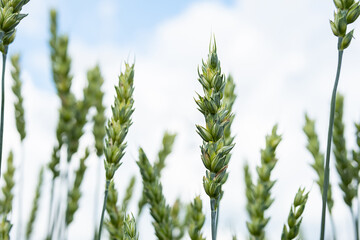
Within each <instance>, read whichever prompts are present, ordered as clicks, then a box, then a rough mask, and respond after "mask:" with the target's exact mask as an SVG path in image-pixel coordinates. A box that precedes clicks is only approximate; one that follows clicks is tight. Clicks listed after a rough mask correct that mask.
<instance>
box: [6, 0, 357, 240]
mask: <svg viewBox="0 0 360 240" xmlns="http://www.w3.org/2000/svg"><path fill="white" fill-rule="evenodd" d="M51 8H56V9H57V10H58V17H59V19H58V20H59V21H58V23H59V29H60V32H61V33H65V34H68V35H69V38H70V42H69V53H70V55H71V57H72V71H71V72H72V74H73V76H74V79H73V86H72V91H73V92H74V93H75V95H76V96H77V97H82V88H83V87H84V86H85V84H86V71H87V70H88V69H90V68H92V67H93V66H95V65H96V64H99V65H100V67H101V71H102V74H103V76H104V79H105V83H104V87H103V89H104V91H105V92H106V94H105V99H104V100H105V104H106V106H107V116H108V117H109V116H110V105H111V104H112V102H113V96H114V94H115V92H114V88H113V86H114V85H115V84H116V83H117V79H118V78H117V77H118V75H119V73H120V71H121V70H122V69H124V65H123V64H124V61H128V62H133V61H135V83H134V84H135V92H134V98H135V109H136V110H135V112H134V115H133V122H134V124H133V125H132V126H131V129H130V131H129V134H128V136H127V142H128V148H127V151H126V155H125V156H124V158H123V160H122V161H123V165H122V166H121V167H120V168H119V170H118V171H117V173H116V177H115V182H116V184H117V186H118V188H119V193H120V195H121V196H122V195H123V191H124V189H125V186H126V184H127V182H128V181H129V179H130V177H131V176H132V175H136V177H137V184H136V193H135V196H134V197H135V199H136V200H135V201H132V202H131V204H130V210H132V211H134V212H137V207H136V206H137V199H138V198H139V197H140V192H141V177H140V174H139V170H138V168H137V166H136V163H135V162H136V160H137V154H138V153H137V151H138V148H139V147H140V146H141V147H143V148H144V150H145V152H146V153H147V155H148V157H149V159H150V160H154V159H155V156H156V154H157V151H158V149H159V148H160V144H161V138H162V134H163V133H164V131H165V130H169V131H171V132H175V133H177V138H176V142H175V145H174V151H173V153H172V154H171V155H170V156H169V158H168V160H167V167H166V169H165V170H164V172H163V175H162V179H161V180H162V184H163V191H164V195H165V196H166V199H167V201H168V203H169V204H172V203H173V202H174V201H175V199H176V198H177V197H180V198H181V200H182V201H184V202H189V201H192V199H193V198H194V197H195V196H196V195H200V196H201V198H202V200H203V202H204V213H205V214H206V217H207V219H209V218H210V210H209V203H208V202H209V201H208V197H207V195H206V194H205V193H204V190H203V187H202V176H203V175H204V174H205V168H204V166H203V164H202V162H201V159H200V149H199V146H200V145H201V138H200V137H199V136H198V135H197V134H196V132H195V124H202V123H203V121H204V120H203V117H202V116H201V114H200V113H199V112H198V111H197V109H196V104H195V102H194V97H195V96H196V92H201V91H202V89H201V87H200V84H199V83H198V81H197V67H198V66H199V65H200V64H201V61H202V59H206V57H207V51H208V46H209V42H210V38H211V36H212V35H215V37H216V41H217V47H218V55H219V59H220V61H221V66H222V70H223V72H224V73H225V75H228V74H229V73H231V74H232V75H233V77H234V80H235V83H236V94H237V96H238V97H237V100H236V102H235V105H234V107H233V110H234V113H235V114H236V117H235V120H234V123H233V132H234V135H236V139H235V142H236V146H235V148H234V150H233V156H232V160H231V162H230V165H229V168H228V171H229V179H228V182H227V183H226V184H225V186H224V191H225V195H224V198H223V200H222V207H221V215H220V226H219V239H230V238H231V235H232V234H236V235H237V236H238V238H239V239H246V236H247V230H246V224H245V222H246V221H247V220H248V217H247V214H246V211H245V205H246V199H245V189H244V188H245V185H244V180H243V172H242V168H243V165H244V163H245V162H246V161H247V162H248V163H249V165H250V167H251V170H252V172H253V175H255V173H256V172H255V167H256V166H257V165H258V164H259V163H260V149H261V148H264V146H265V136H266V135H267V134H270V132H271V129H272V127H273V126H274V125H275V124H278V126H279V127H278V129H279V130H278V132H279V133H280V134H281V135H282V142H281V143H280V145H279V148H278V151H277V157H278V159H279V161H278V163H277V166H276V167H275V169H274V171H273V178H274V179H277V182H276V184H275V186H274V188H273V196H274V197H275V199H276V200H275V202H274V204H273V205H272V206H271V208H270V209H269V211H268V212H267V214H268V216H271V221H270V222H269V224H268V225H267V228H266V229H267V233H268V236H269V239H279V236H280V235H281V231H282V226H283V224H284V223H285V221H286V219H287V214H288V212H289V209H290V205H291V203H292V200H293V197H294V196H295V193H296V192H297V190H298V188H299V187H305V188H306V189H307V190H308V191H310V195H309V200H308V204H307V206H306V209H305V212H304V219H303V222H302V227H303V232H304V235H305V237H306V238H307V239H316V238H318V236H319V230H320V217H321V196H320V194H319V189H318V186H317V185H316V183H315V180H316V175H315V173H314V171H313V170H312V169H311V167H310V166H309V164H310V163H311V162H312V161H313V160H312V158H311V156H310V154H309V153H308V152H307V150H306V148H305V146H306V137H305V135H304V133H303V132H302V127H303V125H304V121H305V120H304V114H305V112H307V113H308V114H309V116H310V117H311V118H313V119H316V127H317V131H318V133H319V140H320V143H321V150H322V151H323V152H324V149H325V147H326V146H325V143H326V137H327V135H326V134H327V128H328V125H327V124H328V115H329V103H330V97H331V90H332V85H333V81H334V77H335V70H336V64H337V49H336V42H337V39H336V38H335V37H334V36H333V35H332V33H331V30H330V26H329V19H331V18H332V15H333V11H334V10H335V8H334V6H333V3H332V1H315V2H314V1H311V0H302V1H299V0H294V1H291V2H290V1H286V0H273V1H271V2H270V1H251V0H242V1H240V0H239V1H238V0H227V1H220V0H212V1H211V0H209V1H205V0H204V1H202V0H198V1H190V0H183V1H144V0H141V1H140V0H134V1H123V0H102V1H96V0H90V1H83V0H81V1H80V0H79V1H55V0H47V1H45V0H37V1H30V2H29V3H28V5H27V6H26V7H24V9H23V11H24V12H27V13H29V15H28V16H27V17H26V18H25V19H24V20H23V21H22V22H21V23H20V25H19V27H18V32H17V37H16V40H15V42H14V43H13V44H12V45H11V46H10V49H9V54H10V55H11V54H13V53H17V52H20V53H21V56H22V57H21V65H22V79H23V81H24V86H23V94H24V99H25V111H26V112H25V117H26V128H27V133H28V136H27V138H26V139H25V142H24V146H23V147H24V151H23V153H22V154H21V152H22V151H20V150H21V144H20V141H19V137H18V135H17V133H16V128H15V121H14V111H13V102H14V96H13V95H12V93H11V90H10V87H11V78H10V73H9V68H8V69H7V70H8V72H7V74H6V79H7V80H6V88H7V90H6V91H7V93H6V94H7V95H6V109H5V114H6V115H5V135H4V149H5V151H4V158H5V157H6V156H7V153H8V151H9V150H10V149H14V151H15V160H16V164H19V162H20V159H21V155H23V156H24V160H25V167H24V173H23V176H24V179H25V185H24V189H25V191H24V194H23V195H24V199H23V205H24V219H27V218H28V214H29V211H30V205H31V201H32V198H33V194H34V188H35V184H36V178H37V172H38V171H39V169H40V167H41V166H42V165H44V164H46V163H47V162H48V161H49V159H50V157H51V150H52V147H53V145H54V143H55V127H56V123H57V117H58V108H59V105H60V102H59V99H58V98H57V96H56V93H55V88H54V84H53V81H52V78H51V72H50V61H49V47H48V40H49V10H50V9H51ZM352 27H353V28H355V33H354V36H355V39H354V40H353V42H352V43H351V45H350V47H349V48H348V49H347V50H346V51H345V53H344V61H343V68H342V73H341V79H340V85H339V91H340V92H341V93H343V94H344V95H345V106H344V121H345V125H346V128H345V134H346V138H347V140H348V141H347V146H348V147H349V149H352V148H354V147H355V135H354V132H355V129H354V127H353V123H354V122H359V120H360V98H359V97H358V89H359V87H360V83H359V81H358V79H359V77H358V76H359V73H360V68H359V67H358V63H359V60H358V58H359V52H360V43H359V41H358V40H357V39H359V31H358V27H359V24H358V23H355V24H354V26H352ZM7 65H8V66H10V63H7ZM86 129H87V133H85V135H84V137H83V139H82V141H81V147H80V149H84V148H85V147H86V146H88V145H91V144H92V143H93V140H92V136H91V133H90V132H91V126H87V127H86ZM17 153H19V154H17ZM81 155H82V153H81V150H80V153H79V155H78V156H81ZM332 160H333V159H332ZM87 164H88V167H89V168H88V170H87V173H86V175H85V178H84V185H83V188H82V192H83V197H82V198H81V202H80V209H79V211H78V212H77V214H76V216H75V220H74V223H73V224H72V225H71V226H70V228H69V233H68V234H69V239H91V236H92V233H93V224H94V223H93V221H94V220H93V214H94V213H93V209H94V186H95V185H96V177H95V176H96V171H97V170H98V169H100V170H101V171H102V173H101V174H102V175H103V174H104V173H103V169H102V166H101V165H102V159H100V160H99V159H97V158H96V157H95V154H92V155H91V157H90V159H89V160H88V162H87ZM99 166H100V167H99ZM71 167H72V168H76V163H73V164H72V166H71ZM3 169H4V168H3ZM331 169H332V170H331V182H332V184H333V186H334V187H333V193H334V197H335V206H334V216H336V217H335V218H336V220H335V222H336V225H337V233H338V237H339V236H341V238H342V239H351V237H352V236H353V234H352V232H353V229H352V223H351V218H350V212H349V211H348V209H347V208H346V207H345V206H344V203H343V202H342V193H341V190H340V189H339V188H338V187H337V183H338V180H339V179H338V176H337V173H336V171H335V167H334V164H333V163H332V165H331ZM16 176H17V178H18V179H19V176H20V173H18V174H17V175H16ZM49 191H50V174H48V173H47V174H46V181H45V184H44V186H43V193H44V194H43V198H42V199H41V204H40V212H41V214H40V217H39V219H38V221H37V222H36V227H35V232H34V236H36V237H34V239H38V238H43V237H44V236H45V229H44V226H46V223H47V211H48V210H47V209H48V201H49V195H48V194H46V193H48V192H49ZM101 197H102V196H99V199H98V200H97V201H98V202H101ZM15 201H17V196H15ZM100 204H101V203H100ZM99 210H100V209H98V211H99ZM145 212H146V214H144V215H143V216H141V218H140V219H138V221H139V230H140V239H149V240H151V239H155V236H154V234H153V229H152V226H151V224H150V222H151V217H150V216H149V214H148V213H147V212H148V210H146V211H145ZM99 214H100V213H99ZM13 221H14V222H16V221H17V212H16V210H15V209H14V212H13ZM24 225H25V220H24V223H23V226H24ZM79 229H80V230H79ZM15 231H16V226H14V229H13V231H12V232H13V233H15ZM327 231H328V232H327V236H328V237H329V239H330V237H331V233H330V228H329V227H327ZM204 233H205V235H206V236H207V238H208V239H209V238H210V222H209V221H206V222H205V225H204ZM104 237H105V235H104ZM186 239H187V238H186Z"/></svg>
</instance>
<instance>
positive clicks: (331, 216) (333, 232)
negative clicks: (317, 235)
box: [329, 212, 336, 240]
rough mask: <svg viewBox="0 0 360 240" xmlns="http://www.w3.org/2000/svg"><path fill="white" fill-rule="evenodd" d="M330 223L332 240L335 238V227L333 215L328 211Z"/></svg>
mask: <svg viewBox="0 0 360 240" xmlns="http://www.w3.org/2000/svg"><path fill="white" fill-rule="evenodd" d="M329 217H330V224H331V229H332V235H333V240H336V228H335V222H334V217H333V215H332V214H331V213H330V212H329Z"/></svg>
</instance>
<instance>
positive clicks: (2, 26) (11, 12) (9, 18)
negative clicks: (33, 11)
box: [0, 0, 30, 54]
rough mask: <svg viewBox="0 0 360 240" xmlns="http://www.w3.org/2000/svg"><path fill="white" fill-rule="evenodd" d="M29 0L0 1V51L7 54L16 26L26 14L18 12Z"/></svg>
mask: <svg viewBox="0 0 360 240" xmlns="http://www.w3.org/2000/svg"><path fill="white" fill-rule="evenodd" d="M29 1H30V0H2V1H0V16H1V17H0V51H1V52H3V53H4V54H7V49H8V45H10V44H11V43H12V42H13V41H14V39H15V33H16V27H17V25H19V23H20V21H21V20H22V19H23V18H24V17H26V16H27V14H23V13H20V12H21V10H22V7H23V6H24V5H26V4H27V3H28V2H29Z"/></svg>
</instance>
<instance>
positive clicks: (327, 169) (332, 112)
mask: <svg viewBox="0 0 360 240" xmlns="http://www.w3.org/2000/svg"><path fill="white" fill-rule="evenodd" d="M341 40H342V38H339V41H338V45H339V44H340V43H341ZM342 56H343V50H339V54H338V66H337V71H336V78H335V83H334V88H333V92H332V96H331V107H330V118H329V129H328V139H327V147H326V160H325V175H324V191H323V196H322V213H321V234H320V240H324V237H325V215H326V201H327V194H328V188H329V175H330V150H331V139H332V134H333V126H334V115H335V100H336V91H337V86H338V83H339V78H340V70H341V62H342Z"/></svg>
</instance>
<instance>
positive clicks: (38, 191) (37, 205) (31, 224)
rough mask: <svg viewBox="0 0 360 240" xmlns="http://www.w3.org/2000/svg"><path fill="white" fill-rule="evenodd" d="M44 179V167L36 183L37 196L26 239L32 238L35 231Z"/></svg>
mask: <svg viewBox="0 0 360 240" xmlns="http://www.w3.org/2000/svg"><path fill="white" fill-rule="evenodd" d="M43 180H44V168H43V167H42V168H41V169H40V172H39V178H38V183H37V185H36V190H35V196H34V199H33V202H32V207H31V212H30V217H29V220H28V223H27V225H26V239H30V237H31V234H32V232H33V228H34V223H35V219H36V216H37V214H38V208H39V201H40V194H41V187H42V184H43Z"/></svg>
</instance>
